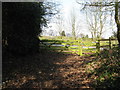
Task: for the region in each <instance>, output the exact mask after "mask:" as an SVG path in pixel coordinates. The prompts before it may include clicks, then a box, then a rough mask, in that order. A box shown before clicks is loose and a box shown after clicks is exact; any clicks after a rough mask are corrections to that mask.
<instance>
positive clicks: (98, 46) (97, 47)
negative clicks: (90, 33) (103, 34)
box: [96, 40, 100, 53]
mask: <svg viewBox="0 0 120 90" xmlns="http://www.w3.org/2000/svg"><path fill="white" fill-rule="evenodd" d="M96 49H97V53H99V52H100V40H98V42H97V43H96Z"/></svg>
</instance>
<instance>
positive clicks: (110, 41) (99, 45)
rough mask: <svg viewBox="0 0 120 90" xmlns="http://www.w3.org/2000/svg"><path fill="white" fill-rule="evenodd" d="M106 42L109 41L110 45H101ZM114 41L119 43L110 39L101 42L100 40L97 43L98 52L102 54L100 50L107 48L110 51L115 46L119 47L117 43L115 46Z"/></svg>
mask: <svg viewBox="0 0 120 90" xmlns="http://www.w3.org/2000/svg"><path fill="white" fill-rule="evenodd" d="M105 41H108V43H109V44H108V45H101V42H105ZM112 41H117V39H111V38H109V39H100V40H98V41H97V43H96V49H97V51H98V52H100V48H105V47H107V48H108V49H111V48H112V47H113V46H117V45H118V43H117V42H116V43H115V44H113V43H112Z"/></svg>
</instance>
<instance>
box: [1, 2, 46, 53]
mask: <svg viewBox="0 0 120 90" xmlns="http://www.w3.org/2000/svg"><path fill="white" fill-rule="evenodd" d="M2 11H3V12H2V27H3V32H2V36H3V38H2V40H3V43H2V44H3V52H4V48H6V49H7V52H8V51H10V52H12V53H14V54H22V55H23V54H27V53H30V52H36V51H38V50H39V39H38V35H39V33H41V31H42V26H43V25H46V20H45V18H44V17H43V16H44V15H45V8H44V6H43V3H42V2H40V3H38V2H34V3H33V2H4V3H3V4H2Z"/></svg>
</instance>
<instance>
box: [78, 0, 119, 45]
mask: <svg viewBox="0 0 120 90" xmlns="http://www.w3.org/2000/svg"><path fill="white" fill-rule="evenodd" d="M77 3H79V4H82V5H84V8H86V7H104V8H105V11H109V12H110V11H112V10H114V12H115V21H116V24H117V38H118V42H119V46H120V1H119V0H104V1H103V0H101V1H98V0H97V1H93V0H92V1H91V2H85V3H80V2H79V1H77Z"/></svg>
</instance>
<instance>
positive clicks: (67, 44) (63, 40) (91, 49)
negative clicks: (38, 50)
mask: <svg viewBox="0 0 120 90" xmlns="http://www.w3.org/2000/svg"><path fill="white" fill-rule="evenodd" d="M40 40H42V41H43V42H48V43H49V44H51V45H48V46H46V47H45V48H46V49H49V50H59V51H66V52H67V51H68V52H70V53H76V54H78V55H81V54H80V53H82V55H84V54H88V53H96V52H97V51H98V50H97V49H96V43H97V42H98V41H93V40H92V39H91V38H78V39H77V40H74V39H73V38H72V37H61V36H41V37H40ZM111 43H112V44H118V42H117V41H112V42H111ZM52 44H60V45H62V46H52ZM100 46H107V48H109V41H100ZM68 52H67V53H68Z"/></svg>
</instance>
